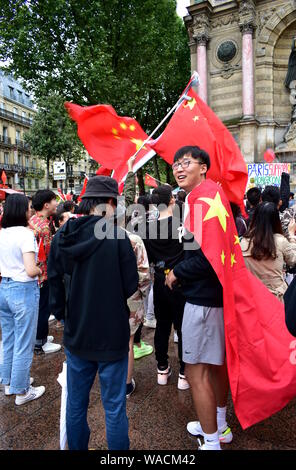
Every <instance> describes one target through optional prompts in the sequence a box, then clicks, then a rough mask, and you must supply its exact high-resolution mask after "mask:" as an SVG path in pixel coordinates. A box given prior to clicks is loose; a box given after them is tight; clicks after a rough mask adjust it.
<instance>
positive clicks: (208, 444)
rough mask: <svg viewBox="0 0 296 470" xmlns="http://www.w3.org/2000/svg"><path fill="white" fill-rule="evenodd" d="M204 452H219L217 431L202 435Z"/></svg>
mask: <svg viewBox="0 0 296 470" xmlns="http://www.w3.org/2000/svg"><path fill="white" fill-rule="evenodd" d="M204 441H205V443H204V446H203V449H204V450H221V446H220V441H219V433H218V431H216V432H214V433H213V434H206V433H204Z"/></svg>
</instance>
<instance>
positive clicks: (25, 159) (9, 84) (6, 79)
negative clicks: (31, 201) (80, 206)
mask: <svg viewBox="0 0 296 470" xmlns="http://www.w3.org/2000/svg"><path fill="white" fill-rule="evenodd" d="M35 112H36V111H35V110H34V106H33V102H32V100H31V98H30V96H29V94H28V93H27V92H26V91H25V90H24V89H23V88H22V86H21V85H20V83H18V82H17V81H16V80H15V79H14V78H13V77H12V76H11V75H6V74H5V73H4V72H3V71H0V173H2V171H1V170H4V171H5V174H6V176H7V181H6V184H8V185H9V186H11V187H12V188H13V189H19V190H25V191H26V193H27V194H31V193H33V192H35V191H36V190H37V189H39V187H40V186H41V185H42V179H43V176H44V169H43V168H42V166H41V165H40V163H39V162H38V160H37V158H35V157H33V156H32V155H31V152H30V147H29V145H28V144H26V143H25V141H24V133H25V132H26V131H28V130H29V128H30V126H31V124H32V120H33V117H34V114H35Z"/></svg>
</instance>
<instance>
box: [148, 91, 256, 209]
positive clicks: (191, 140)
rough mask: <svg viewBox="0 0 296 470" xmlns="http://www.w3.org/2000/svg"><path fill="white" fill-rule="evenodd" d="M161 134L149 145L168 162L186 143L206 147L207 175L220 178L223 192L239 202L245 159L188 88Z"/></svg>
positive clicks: (244, 177) (243, 186)
mask: <svg viewBox="0 0 296 470" xmlns="http://www.w3.org/2000/svg"><path fill="white" fill-rule="evenodd" d="M187 96H189V97H191V101H183V103H182V104H181V105H180V106H179V108H178V109H177V111H176V112H175V114H174V115H173V117H172V118H171V120H170V122H169V124H168V125H167V127H166V129H165V130H164V132H163V134H162V135H161V136H160V137H159V138H158V139H156V140H155V141H154V143H151V144H150V145H151V147H152V148H153V149H154V150H155V151H156V152H157V153H158V154H159V155H160V156H161V157H162V158H163V159H164V160H166V161H167V162H168V163H170V164H172V163H173V158H174V155H175V153H176V151H177V150H178V149H179V148H180V147H183V146H185V145H197V146H199V147H200V148H202V149H204V150H206V152H207V153H208V154H209V156H210V159H211V168H210V170H209V171H208V173H207V178H211V179H212V180H214V181H216V182H220V183H221V185H222V187H223V189H224V191H225V194H226V196H227V197H228V199H229V200H230V201H232V202H235V203H236V204H239V205H241V203H242V201H243V197H244V193H245V189H246V184H247V181H248V172H247V168H246V163H245V161H244V158H243V156H242V154H241V152H240V149H239V147H238V145H237V143H236V142H235V140H234V138H233V137H232V135H231V133H230V132H229V131H228V129H227V128H226V127H225V126H224V124H223V123H222V122H221V121H220V119H219V118H218V117H217V116H216V114H215V113H214V112H213V111H212V110H211V108H209V106H207V104H206V103H204V102H203V101H202V100H201V98H200V97H199V96H198V95H197V94H196V93H195V92H194V90H192V89H190V90H189V92H188V93H187Z"/></svg>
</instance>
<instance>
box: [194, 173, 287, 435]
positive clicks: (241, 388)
mask: <svg viewBox="0 0 296 470" xmlns="http://www.w3.org/2000/svg"><path fill="white" fill-rule="evenodd" d="M187 201H188V203H187V205H186V207H185V214H187V216H186V218H185V227H186V228H187V229H188V230H189V231H190V232H191V233H193V234H194V237H195V238H196V240H197V241H198V242H199V244H200V245H201V249H202V251H203V253H204V255H205V256H206V258H207V259H208V261H209V262H210V263H211V265H212V267H213V269H214V271H215V272H216V274H217V277H218V278H219V281H220V283H221V285H222V287H223V293H224V295H223V304H224V325H225V343H226V358H227V368H228V374H229V382H230V387H231V393H232V399H233V404H234V410H235V413H236V415H237V417H238V419H239V422H240V424H241V425H242V427H243V429H245V428H247V427H249V426H252V425H253V424H255V423H257V422H259V421H262V420H264V419H266V418H268V417H269V416H271V415H272V414H274V413H276V412H277V411H279V410H281V409H282V408H283V407H284V406H285V405H286V404H287V403H288V402H289V401H290V400H292V399H293V398H295V396H296V367H295V364H294V363H293V362H294V361H293V360H291V347H292V345H293V344H294V338H293V337H292V336H291V335H290V333H289V332H288V330H287V327H286V324H285V311H284V304H283V303H282V302H280V301H279V300H278V299H277V297H276V296H274V295H273V294H272V293H271V292H270V291H269V290H268V289H267V288H266V286H265V285H264V284H263V283H262V282H261V281H260V280H259V279H258V278H256V277H255V276H253V274H251V273H250V272H249V271H248V270H247V268H246V265H245V263H244V258H243V255H242V251H241V248H240V243H239V238H238V235H237V231H236V228H235V222H234V219H233V217H232V214H231V208H230V204H229V202H228V200H227V198H226V196H225V193H224V192H223V190H222V188H221V187H220V186H219V185H217V184H216V183H214V182H213V181H211V180H205V181H204V182H203V183H201V184H200V185H199V186H197V187H196V188H195V189H193V190H192V191H191V193H190V194H189V196H188V200H187ZM198 206H199V207H198ZM197 209H199V210H197ZM213 237H214V239H215V242H214V243H213Z"/></svg>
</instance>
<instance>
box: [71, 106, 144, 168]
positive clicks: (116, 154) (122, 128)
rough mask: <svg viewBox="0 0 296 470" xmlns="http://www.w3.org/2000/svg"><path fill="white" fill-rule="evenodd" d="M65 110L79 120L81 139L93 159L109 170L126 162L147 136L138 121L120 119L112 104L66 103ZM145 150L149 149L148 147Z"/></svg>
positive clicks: (78, 129) (125, 118)
mask: <svg viewBox="0 0 296 470" xmlns="http://www.w3.org/2000/svg"><path fill="white" fill-rule="evenodd" d="M65 107H66V109H67V110H68V112H69V114H70V116H71V118H72V119H73V120H74V121H76V123H77V132H78V136H79V138H80V140H81V142H82V143H83V145H84V146H85V148H86V150H87V151H88V153H89V154H90V156H91V157H92V158H93V159H94V160H96V161H97V162H99V163H100V164H101V165H102V166H103V167H105V168H108V169H110V170H114V169H116V168H118V166H120V165H121V164H122V163H123V162H126V161H127V160H128V159H129V158H130V157H131V156H132V155H134V154H135V153H136V151H137V150H139V148H140V147H141V145H142V144H143V142H144V141H145V140H146V139H147V137H148V136H147V134H146V133H145V132H144V131H143V129H142V128H141V126H140V124H139V123H138V122H137V121H136V120H135V119H132V118H130V117H121V116H118V114H117V113H116V111H115V109H114V108H113V107H112V106H110V105H105V104H99V105H95V106H79V105H77V104H73V103H68V102H67V103H65ZM144 150H145V151H147V150H150V148H148V146H146V145H145V147H144Z"/></svg>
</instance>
